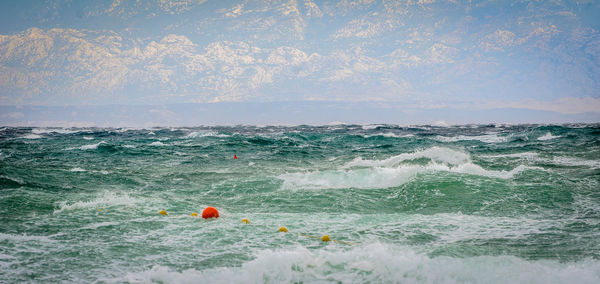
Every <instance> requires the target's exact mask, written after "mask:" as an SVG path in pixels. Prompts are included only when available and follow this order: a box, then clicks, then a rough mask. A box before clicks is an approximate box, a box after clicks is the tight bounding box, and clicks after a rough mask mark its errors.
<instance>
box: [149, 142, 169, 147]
mask: <svg viewBox="0 0 600 284" xmlns="http://www.w3.org/2000/svg"><path fill="white" fill-rule="evenodd" d="M149 145H150V146H167V144H165V143H163V142H160V141H154V142H152V143H150V144H149Z"/></svg>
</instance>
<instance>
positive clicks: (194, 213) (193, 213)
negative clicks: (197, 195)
mask: <svg viewBox="0 0 600 284" xmlns="http://www.w3.org/2000/svg"><path fill="white" fill-rule="evenodd" d="M190 216H193V217H198V213H196V212H192V214H190Z"/></svg>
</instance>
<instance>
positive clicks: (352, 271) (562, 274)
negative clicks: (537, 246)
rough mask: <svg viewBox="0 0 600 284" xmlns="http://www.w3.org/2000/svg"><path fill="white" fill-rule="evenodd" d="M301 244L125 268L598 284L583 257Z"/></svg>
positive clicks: (223, 278)
mask: <svg viewBox="0 0 600 284" xmlns="http://www.w3.org/2000/svg"><path fill="white" fill-rule="evenodd" d="M334 246H335V245H334V244H332V245H331V246H328V247H329V248H323V249H316V250H314V249H308V248H305V247H303V246H300V245H298V246H296V247H292V248H284V249H277V250H271V249H266V250H260V251H257V252H256V253H255V255H254V259H252V260H250V261H248V262H245V263H243V264H242V266H241V267H218V268H210V269H205V270H196V269H187V270H183V271H181V272H179V271H175V270H173V269H171V268H168V267H165V266H161V265H155V266H153V267H152V268H151V269H150V270H146V271H142V272H136V273H128V274H126V275H124V276H122V277H121V279H120V280H121V281H122V280H125V282H132V283H151V282H160V283H163V282H164V283H170V282H176V283H196V282H198V281H200V282H215V283H271V282H278V283H291V282H322V281H325V280H326V281H327V282H341V283H345V282H348V283H350V282H361V283H381V282H383V283H387V282H390V283H395V282H400V283H403V282H406V283H570V282H576V283H598V281H600V262H599V261H597V260H593V259H587V260H583V261H579V262H569V263H561V262H559V261H552V260H539V261H536V260H531V261H528V260H525V259H522V258H518V257H514V256H476V257H466V258H456V257H448V256H439V257H430V256H428V255H426V254H424V253H421V252H418V251H415V250H414V249H412V248H411V247H407V246H399V245H393V244H386V243H380V242H375V243H370V244H367V245H362V246H356V247H353V248H351V249H348V250H339V249H332V248H334Z"/></svg>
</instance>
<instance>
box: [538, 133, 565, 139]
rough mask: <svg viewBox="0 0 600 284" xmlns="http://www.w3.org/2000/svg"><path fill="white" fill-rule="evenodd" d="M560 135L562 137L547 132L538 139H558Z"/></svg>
mask: <svg viewBox="0 0 600 284" xmlns="http://www.w3.org/2000/svg"><path fill="white" fill-rule="evenodd" d="M559 137H561V136H554V135H552V133H550V132H547V133H546V134H545V135H544V136H541V137H538V139H537V140H540V141H546V140H551V139H556V138H559Z"/></svg>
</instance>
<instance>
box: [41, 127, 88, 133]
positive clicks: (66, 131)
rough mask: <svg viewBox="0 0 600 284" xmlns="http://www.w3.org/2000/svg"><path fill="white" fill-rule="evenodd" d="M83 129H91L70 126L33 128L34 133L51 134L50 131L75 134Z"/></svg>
mask: <svg viewBox="0 0 600 284" xmlns="http://www.w3.org/2000/svg"><path fill="white" fill-rule="evenodd" d="M83 131H89V130H87V129H85V130H84V129H77V130H75V129H68V128H34V129H32V130H31V132H32V133H35V134H49V133H58V134H73V133H78V132H83Z"/></svg>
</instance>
